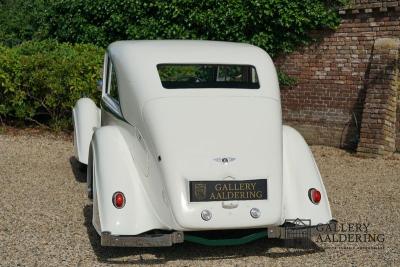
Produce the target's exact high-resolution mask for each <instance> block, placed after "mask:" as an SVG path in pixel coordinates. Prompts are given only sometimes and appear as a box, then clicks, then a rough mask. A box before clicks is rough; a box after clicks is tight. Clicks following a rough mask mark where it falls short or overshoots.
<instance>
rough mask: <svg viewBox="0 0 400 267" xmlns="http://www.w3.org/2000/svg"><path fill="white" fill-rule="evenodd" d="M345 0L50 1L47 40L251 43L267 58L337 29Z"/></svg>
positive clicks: (104, 42) (45, 21) (99, 44)
mask: <svg viewBox="0 0 400 267" xmlns="http://www.w3.org/2000/svg"><path fill="white" fill-rule="evenodd" d="M346 1H347V0H329V1H328V0H252V1H248V0H208V1H193V0H174V1H165V0H154V1H147V0H136V1H132V0H91V1H87V0H52V1H50V2H49V4H48V10H47V12H46V14H47V16H45V17H46V18H45V19H44V25H45V27H47V30H48V33H47V36H48V38H55V39H57V40H59V41H62V42H72V43H93V44H96V45H98V46H101V47H106V46H107V45H108V44H109V43H111V42H113V41H116V40H122V39H134V40H137V39H206V40H223V41H236V42H247V43H252V44H255V45H257V46H260V47H261V48H263V49H265V50H266V51H267V52H268V53H269V54H270V55H271V56H273V57H274V56H275V55H277V54H278V53H282V52H283V53H287V52H291V51H293V49H294V48H295V47H296V46H298V45H302V44H306V43H308V42H309V41H310V40H311V38H310V37H309V35H308V33H309V32H310V31H311V30H315V29H323V28H329V29H333V28H335V27H336V26H338V25H339V22H340V18H339V15H338V12H337V9H336V6H341V5H343V4H344V3H345V2H346Z"/></svg>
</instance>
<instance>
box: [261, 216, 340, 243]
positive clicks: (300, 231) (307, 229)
mask: <svg viewBox="0 0 400 267" xmlns="http://www.w3.org/2000/svg"><path fill="white" fill-rule="evenodd" d="M336 224H337V221H336V220H334V219H333V220H330V221H329V223H327V224H318V225H313V226H303V225H292V226H286V227H285V226H274V227H269V228H268V238H280V239H293V238H298V237H302V238H306V237H311V236H315V235H319V234H327V233H333V232H335V229H336Z"/></svg>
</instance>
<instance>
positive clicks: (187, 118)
mask: <svg viewBox="0 0 400 267" xmlns="http://www.w3.org/2000/svg"><path fill="white" fill-rule="evenodd" d="M143 114H144V115H143V116H144V122H145V123H146V125H147V127H148V132H149V133H152V140H153V142H154V146H155V148H157V150H156V151H155V153H156V154H158V155H161V157H162V164H161V165H160V166H161V171H162V174H163V177H164V179H165V184H166V190H167V193H168V195H169V198H170V201H171V208H172V211H173V215H174V217H175V219H176V221H177V223H178V224H179V226H180V227H181V228H182V229H224V228H225V229H226V228H247V227H258V226H263V225H271V224H274V225H275V224H276V225H277V224H280V223H281V217H282V215H281V206H282V205H281V195H282V194H281V191H282V154H281V151H282V145H281V144H282V140H281V137H282V132H281V125H282V122H281V116H280V103H279V102H278V101H276V100H273V99H269V98H263V97H258V98H254V97H187V98H183V97H180V98H161V99H155V100H153V101H150V102H148V103H147V104H146V106H145V107H144V110H143ZM225 156H227V157H234V158H236V160H235V161H232V162H231V163H229V164H227V165H224V164H222V163H220V162H217V161H215V160H214V159H215V158H217V157H225ZM227 176H231V177H233V178H235V179H236V180H250V179H259V178H268V200H256V201H241V203H240V204H239V205H238V207H237V208H235V209H231V210H228V209H225V208H223V206H222V205H221V203H220V202H204V203H189V192H188V186H189V181H190V180H223V179H225V178H226V177H227ZM253 207H257V208H259V209H260V210H262V211H264V212H265V213H266V214H268V216H263V217H262V218H260V219H258V220H254V219H253V218H251V217H250V213H249V212H250V209H251V208H253ZM203 209H209V210H212V211H213V214H214V218H213V219H212V220H210V221H208V222H207V223H205V222H204V221H203V220H202V219H201V218H200V213H201V211H202V210H203Z"/></svg>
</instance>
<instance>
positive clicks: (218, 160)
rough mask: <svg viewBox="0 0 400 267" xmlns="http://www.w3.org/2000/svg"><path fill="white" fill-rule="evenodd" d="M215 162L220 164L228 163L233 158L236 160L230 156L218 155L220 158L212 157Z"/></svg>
mask: <svg viewBox="0 0 400 267" xmlns="http://www.w3.org/2000/svg"><path fill="white" fill-rule="evenodd" d="M214 160H215V161H216V162H220V163H222V164H228V163H230V162H232V161H234V160H236V158H232V157H220V158H215V159H214Z"/></svg>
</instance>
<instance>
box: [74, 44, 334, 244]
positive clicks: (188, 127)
mask: <svg viewBox="0 0 400 267" xmlns="http://www.w3.org/2000/svg"><path fill="white" fill-rule="evenodd" d="M103 77H104V82H102V85H101V90H102V98H101V107H100V108H98V107H97V106H96V104H95V103H94V102H93V101H92V100H91V99H89V98H82V99H79V100H78V102H77V103H76V105H75V107H74V108H73V121H74V129H75V130H74V149H75V156H76V158H77V160H78V161H79V162H81V163H83V164H87V166H88V168H87V185H88V194H89V197H90V198H93V218H92V223H93V226H94V228H95V229H96V231H97V233H98V234H99V235H100V236H101V244H102V245H103V246H143V247H145V246H171V245H173V244H174V243H180V242H183V241H184V240H188V241H194V242H198V243H202V244H209V245H232V244H241V243H245V242H249V241H252V240H255V239H258V238H261V237H278V238H279V237H280V238H285V231H284V229H286V228H285V226H288V225H296V224H298V223H297V222H299V221H300V222H302V224H303V229H318V226H320V225H323V226H325V227H326V229H324V230H325V231H328V230H329V229H330V228H331V227H332V226H334V224H335V223H336V221H335V220H333V219H332V214H331V210H330V206H329V202H328V197H327V193H326V191H325V188H324V184H323V182H322V179H321V175H320V173H319V171H318V167H317V165H316V163H315V161H314V158H313V155H312V153H311V151H310V149H309V147H308V145H307V144H306V142H305V141H304V139H303V138H302V136H301V135H300V134H299V133H298V132H297V131H296V130H294V129H293V128H291V127H288V126H282V115H281V102H280V94H279V84H278V78H277V74H276V70H275V67H274V64H273V62H272V60H271V58H270V57H269V56H268V54H267V53H266V52H265V51H264V50H262V49H260V48H258V47H255V46H252V45H248V44H239V43H229V42H212V41H183V40H181V41H119V42H115V43H112V44H111V45H110V46H109V47H108V49H107V53H106V55H105V59H104V73H103ZM298 218H300V219H301V220H299V219H298ZM304 219H306V220H304ZM304 221H307V222H308V223H307V224H306V223H304ZM288 222H289V223H288ZM290 222H294V223H290ZM232 229H235V230H236V231H227V230H232ZM321 229H322V228H320V230H321ZM211 230H218V231H217V233H219V234H217V235H215V234H214V235H213V237H212V238H210V235H207V233H210V232H212V233H216V231H211ZM231 232H232V233H235V234H234V236H230V233H231ZM215 236H216V237H215ZM218 237H220V238H218Z"/></svg>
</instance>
